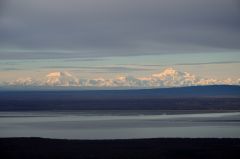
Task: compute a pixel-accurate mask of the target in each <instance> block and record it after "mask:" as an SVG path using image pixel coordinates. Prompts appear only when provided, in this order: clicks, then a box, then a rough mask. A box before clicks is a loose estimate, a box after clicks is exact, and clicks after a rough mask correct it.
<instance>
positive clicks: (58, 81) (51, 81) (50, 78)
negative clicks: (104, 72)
mask: <svg viewBox="0 0 240 159" xmlns="http://www.w3.org/2000/svg"><path fill="white" fill-rule="evenodd" d="M43 84H44V85H49V86H78V85H79V80H78V78H76V77H75V76H73V75H72V74H70V73H68V72H52V73H49V74H47V75H46V78H45V79H44V82H43Z"/></svg>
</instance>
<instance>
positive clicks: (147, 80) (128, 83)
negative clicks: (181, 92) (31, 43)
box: [3, 68, 240, 88]
mask: <svg viewBox="0 0 240 159" xmlns="http://www.w3.org/2000/svg"><path fill="white" fill-rule="evenodd" d="M239 84H240V79H238V80H232V79H230V78H229V79H226V80H217V79H213V78H202V77H198V76H195V75H193V74H191V73H188V72H181V71H178V70H176V69H173V68H167V69H165V70H163V71H162V72H160V73H156V74H152V75H151V76H146V77H133V76H121V77H116V78H113V79H105V78H96V79H80V78H78V77H76V76H75V75H73V74H71V73H69V72H50V73H48V74H47V75H46V76H45V77H43V78H40V79H35V78H33V77H27V78H20V79H16V80H14V81H11V82H4V83H3V85H4V86H37V87H95V88H121V87H124V88H167V87H184V86H198V85H239Z"/></svg>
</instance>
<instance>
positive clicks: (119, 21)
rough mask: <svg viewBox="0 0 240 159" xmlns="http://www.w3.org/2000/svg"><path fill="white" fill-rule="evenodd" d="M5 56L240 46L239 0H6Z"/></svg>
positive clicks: (2, 15) (2, 18)
mask: <svg viewBox="0 0 240 159" xmlns="http://www.w3.org/2000/svg"><path fill="white" fill-rule="evenodd" d="M0 5H1V8H0V10H1V12H0V58H1V59H40V58H41V59H42V58H68V57H70V58H74V57H102V56H128V55H142V54H145V55H146V54H162V53H165V54H166V53H186V52H190V53H198V52H216V51H239V50H240V20H239V19H240V4H239V2H238V0H201V1H195V0H137V1H136V0H121V1H119V0H67V1H66V0H41V1H39V0H2V1H1V4H0Z"/></svg>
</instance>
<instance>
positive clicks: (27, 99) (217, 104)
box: [0, 85, 240, 111]
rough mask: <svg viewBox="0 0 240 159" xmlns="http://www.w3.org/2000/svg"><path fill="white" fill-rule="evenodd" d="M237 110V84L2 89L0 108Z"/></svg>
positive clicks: (239, 101) (239, 96) (239, 92)
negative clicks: (133, 88) (119, 88)
mask: <svg viewBox="0 0 240 159" xmlns="http://www.w3.org/2000/svg"><path fill="white" fill-rule="evenodd" d="M122 109H123V110H139V109H142V110H155V109H158V110H239V109H240V86H228V85H222V86H221V85H219V86H218V85H215V86H193V87H182V88H161V89H142V90H61V91H59V90H45V89H43V90H31V89H30V90H17V91H16V90H15V91H14V90H2V91H0V111H25V110H122Z"/></svg>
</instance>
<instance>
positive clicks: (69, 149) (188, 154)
mask: <svg viewBox="0 0 240 159" xmlns="http://www.w3.org/2000/svg"><path fill="white" fill-rule="evenodd" d="M0 157H1V158H4V159H46V158H58V159H63V158H66V159H120V158H124V159H161V158H162V159H175V158H176V159H210V158H211V159H235V158H236V159H239V158H240V139H203V138H202V139H179V138H159V139H132V140H89V141H87V140H60V139H42V138H1V139H0Z"/></svg>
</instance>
